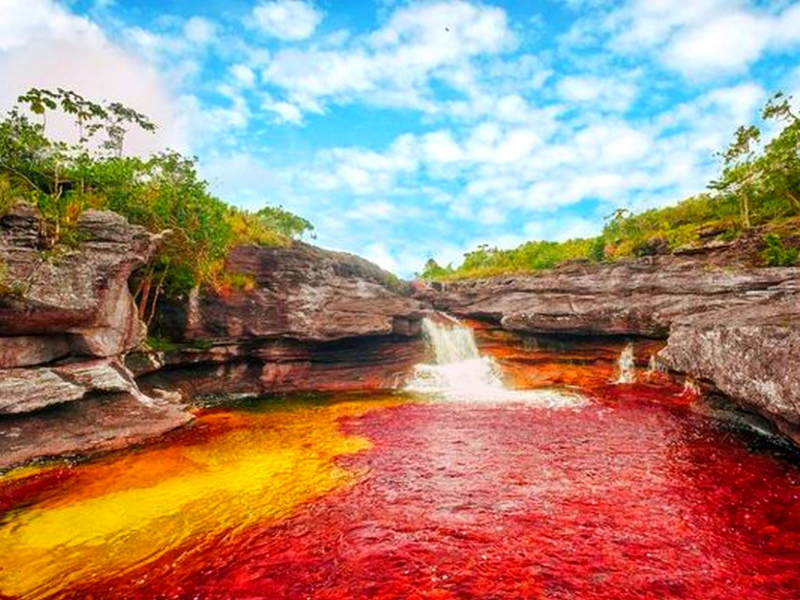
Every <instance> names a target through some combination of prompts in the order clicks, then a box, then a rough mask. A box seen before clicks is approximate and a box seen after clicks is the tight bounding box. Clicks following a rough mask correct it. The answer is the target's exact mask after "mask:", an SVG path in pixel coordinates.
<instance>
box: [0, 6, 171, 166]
mask: <svg viewBox="0 0 800 600" xmlns="http://www.w3.org/2000/svg"><path fill="white" fill-rule="evenodd" d="M54 57H58V59H57V60H54ZM0 81H2V82H3V84H2V86H0V110H6V109H8V108H10V107H11V106H12V105H13V104H14V103H15V101H16V98H17V96H19V95H20V94H22V93H24V92H25V91H27V90H28V89H29V88H31V87H44V88H50V89H52V88H56V87H63V88H65V89H70V90H74V91H76V92H77V93H79V94H81V95H83V96H86V97H88V98H93V99H97V100H102V99H108V100H117V101H120V102H122V103H123V104H127V105H129V106H131V107H133V108H135V109H136V110H138V111H140V112H142V113H144V114H146V115H148V116H149V117H150V118H151V119H152V120H153V121H154V122H155V123H157V125H158V126H159V132H158V134H157V135H156V136H153V135H151V134H148V133H145V132H138V131H133V132H131V133H130V134H129V135H128V138H127V139H126V147H127V149H128V150H129V151H132V152H147V151H151V150H154V149H156V148H160V147H163V146H165V145H168V146H172V147H177V148H185V147H186V131H185V130H183V129H182V128H181V127H180V125H179V124H178V115H177V114H176V111H175V110H174V108H173V107H174V104H173V97H172V93H171V91H170V89H169V88H168V86H167V85H166V84H165V82H164V81H163V80H162V78H161V76H160V75H159V74H158V72H157V71H156V70H155V69H154V68H152V67H151V66H150V65H148V64H147V63H146V62H145V61H143V60H141V59H140V58H139V57H137V56H136V55H134V54H132V53H130V52H127V51H126V50H124V49H123V48H121V47H120V46H117V45H115V44H113V43H112V42H111V41H109V40H108V38H107V37H106V36H105V35H104V34H103V33H102V31H101V30H100V29H99V28H98V27H97V26H96V25H95V24H94V23H93V22H91V21H89V20H88V19H86V18H83V17H78V16H75V15H73V14H72V13H70V12H68V11H67V10H66V9H65V8H63V7H62V6H61V5H59V4H57V3H55V2H53V1H51V0H26V1H24V2H23V1H22V0H0ZM48 127H49V128H50V133H52V134H53V135H57V136H64V137H70V136H74V135H75V133H74V131H73V128H72V126H71V124H70V122H69V121H68V120H66V119H62V120H60V119H50V121H49V122H48Z"/></svg>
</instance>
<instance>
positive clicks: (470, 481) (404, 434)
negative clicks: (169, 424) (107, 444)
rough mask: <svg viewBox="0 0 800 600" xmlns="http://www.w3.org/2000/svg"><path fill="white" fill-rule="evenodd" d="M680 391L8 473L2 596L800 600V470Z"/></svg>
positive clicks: (416, 419) (236, 436)
mask: <svg viewBox="0 0 800 600" xmlns="http://www.w3.org/2000/svg"><path fill="white" fill-rule="evenodd" d="M680 392H681V390H680V389H677V390H676V389H668V388H656V387H654V386H649V387H648V386H642V385H638V384H631V385H628V386H609V387H608V388H607V389H605V391H602V390H601V391H599V392H595V393H593V395H592V398H593V401H592V402H591V403H589V404H586V405H585V406H583V407H582V408H581V409H580V410H557V411H551V410H546V409H543V408H541V407H540V406H530V405H520V404H513V405H504V404H502V403H491V404H485V403H459V402H451V401H439V400H431V399H427V400H426V401H424V402H420V401H415V400H414V398H410V397H407V396H402V395H398V396H384V397H370V396H353V395H341V396H337V397H328V398H326V399H323V400H321V401H315V402H308V401H307V399H304V398H297V399H292V398H289V399H288V400H286V401H283V402H277V401H275V400H268V401H266V402H264V403H261V404H246V403H245V404H242V405H240V406H238V407H234V408H229V409H224V410H222V409H216V410H211V411H207V412H205V413H203V414H201V415H200V416H199V419H198V422H197V423H196V424H195V426H193V427H191V428H189V429H187V430H185V431H183V432H181V433H180V434H178V435H175V436H171V437H170V438H168V439H167V440H165V441H164V442H163V443H162V444H160V445H159V446H154V447H149V448H144V449H141V450H138V451H128V452H124V453H118V454H115V455H111V456H108V457H105V458H101V459H97V460H95V461H92V462H87V463H84V464H82V465H79V466H74V467H69V466H63V465H61V466H59V465H53V466H51V467H46V468H40V469H38V470H34V471H31V470H27V471H23V472H20V473H17V474H13V473H12V474H11V475H8V476H6V477H5V478H3V479H0V506H3V505H4V504H3V503H4V502H5V506H6V509H7V510H6V512H5V513H3V514H2V517H0V519H1V520H0V555H2V556H3V560H2V561H1V562H0V594H6V595H9V596H12V597H31V598H33V597H48V596H52V597H64V596H70V597H80V598H83V597H94V598H108V597H119V598H155V597H165V598H320V599H322V598H328V599H332V598H340V599H348V600H349V599H353V598H387V599H388V598H452V599H456V598H481V599H483V598H557V599H564V600H566V599H581V600H594V599H606V600H612V599H613V600H622V599H626V600H628V599H629V600H634V599H636V600H638V599H641V598H685V599H687V600H688V599H692V600H697V599H720V600H722V599H726V600H728V599H730V598H747V599H748V600H758V599H763V600H767V599H769V600H784V599H785V600H789V599H792V600H796V598H797V597H798V590H800V555H798V553H797V549H798V548H800V470H798V468H797V466H796V464H795V463H794V462H793V461H792V460H789V459H787V458H786V457H783V456H781V455H779V454H776V453H775V452H773V451H769V450H767V451H765V450H758V451H754V450H752V449H750V448H749V447H748V446H747V445H746V444H744V443H743V440H742V438H741V437H739V434H734V433H731V432H728V431H726V430H724V429H720V428H719V427H718V426H716V425H715V424H714V423H713V422H712V421H711V420H709V419H707V418H706V417H703V416H700V415H697V414H693V413H691V412H689V411H687V410H686V409H685V408H684V407H683V406H681V404H680V402H679V398H680Z"/></svg>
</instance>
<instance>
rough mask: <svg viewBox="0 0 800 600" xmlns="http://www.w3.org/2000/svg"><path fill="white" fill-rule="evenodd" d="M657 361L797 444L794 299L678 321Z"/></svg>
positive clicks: (799, 381) (798, 334)
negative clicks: (760, 418) (764, 420)
mask: <svg viewBox="0 0 800 600" xmlns="http://www.w3.org/2000/svg"><path fill="white" fill-rule="evenodd" d="M658 358H659V360H660V361H661V362H662V364H665V365H666V366H668V367H669V368H671V369H673V370H675V371H679V372H682V373H688V374H690V375H691V376H692V377H693V378H695V379H697V380H700V383H703V384H705V385H706V386H707V387H711V388H713V389H714V390H717V391H719V392H721V393H723V394H725V395H726V396H728V397H730V398H733V399H735V400H737V401H738V402H739V404H740V405H741V406H742V407H743V408H746V409H751V410H754V411H755V412H757V413H759V414H761V415H763V416H766V417H767V418H768V419H769V420H770V421H772V422H773V423H774V424H776V425H777V426H778V428H779V429H780V430H781V431H782V432H783V433H784V434H786V435H787V436H789V437H791V438H792V439H793V440H794V441H795V442H796V443H797V444H798V445H800V295H790V296H787V297H786V298H784V299H783V300H781V301H777V302H773V303H769V304H756V305H752V306H748V307H745V308H734V309H726V310H722V311H716V312H712V313H704V314H701V315H699V316H695V317H689V318H686V319H682V320H680V321H678V322H676V323H675V324H674V325H673V327H672V331H671V333H670V336H669V339H668V340H667V347H666V348H665V349H664V350H662V351H661V352H660V353H659V355H658Z"/></svg>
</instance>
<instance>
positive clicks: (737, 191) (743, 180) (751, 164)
mask: <svg viewBox="0 0 800 600" xmlns="http://www.w3.org/2000/svg"><path fill="white" fill-rule="evenodd" d="M760 140H761V131H760V130H759V129H758V127H756V126H755V125H747V126H744V125H743V126H741V127H739V129H737V130H736V133H735V134H734V137H733V142H731V144H730V145H729V146H728V148H726V149H725V150H724V151H722V152H721V153H720V156H721V157H722V160H723V165H724V168H723V171H722V176H721V178H720V179H719V180H717V181H714V182H712V183H711V184H710V187H711V188H712V189H714V190H717V191H719V192H722V193H725V194H731V195H734V196H736V197H737V198H738V199H739V206H740V214H741V220H742V226H743V227H744V228H745V229H749V228H750V226H751V219H750V212H751V210H750V209H751V201H752V198H753V197H754V196H755V194H756V191H757V186H758V184H759V181H758V178H757V174H758V170H757V166H758V165H757V161H756V149H757V145H758V142H759V141H760Z"/></svg>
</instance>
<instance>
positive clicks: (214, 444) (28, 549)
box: [0, 397, 400, 597]
mask: <svg viewBox="0 0 800 600" xmlns="http://www.w3.org/2000/svg"><path fill="white" fill-rule="evenodd" d="M398 403H400V400H398V399H396V398H390V397H385V398H383V399H379V400H374V401H370V402H364V401H346V402H340V403H334V404H328V405H325V406H308V405H304V406H301V407H296V406H295V407H289V408H286V409H284V410H277V411H272V412H249V411H248V412H216V413H215V412H209V413H206V414H204V415H201V416H200V417H199V419H198V422H197V423H196V424H195V425H194V427H193V429H192V430H190V431H189V432H186V433H184V434H183V435H182V436H181V438H180V441H179V443H175V442H174V441H172V442H171V443H169V444H164V445H161V446H154V447H151V448H145V449H142V450H139V451H136V452H130V453H125V454H123V455H120V456H117V457H115V458H114V460H100V461H95V462H89V463H84V464H82V465H78V466H76V467H74V472H72V473H71V474H70V476H69V477H68V478H67V480H66V481H65V483H64V485H63V487H62V488H61V489H60V490H59V493H58V494H57V495H53V496H51V497H47V498H43V499H41V500H40V501H39V502H37V503H35V504H34V505H33V506H30V507H26V508H22V509H19V510H17V511H11V512H10V513H7V514H6V515H4V517H3V521H2V522H0V556H2V561H0V593H1V594H5V595H9V596H24V597H40V596H43V595H51V594H55V593H58V592H59V590H66V589H67V588H69V587H70V586H71V585H72V584H75V583H77V582H86V581H92V580H93V579H96V578H98V577H100V576H102V575H103V574H105V573H121V572H125V571H126V570H128V569H131V568H133V567H136V566H140V565H142V564H146V563H148V562H149V561H152V560H155V559H157V558H158V557H159V556H161V555H162V554H164V553H165V552H167V551H169V550H171V549H174V548H178V547H184V546H187V545H191V544H193V543H195V542H197V543H201V541H202V540H206V539H208V538H209V536H213V535H214V534H217V533H219V532H235V531H241V530H243V529H245V528H247V527H248V526H250V525H252V524H255V523H264V522H269V521H271V520H277V519H280V518H281V517H284V516H286V515H288V514H289V513H291V511H292V510H293V509H295V508H296V507H297V506H298V505H299V504H301V503H303V502H306V501H308V500H310V499H312V498H315V497H319V496H321V495H323V494H326V493H328V492H330V491H332V490H334V489H337V488H339V487H342V486H347V485H349V484H352V483H353V482H354V481H355V480H356V479H357V478H358V474H357V473H352V472H349V471H347V470H345V469H342V468H341V467H339V466H337V465H336V463H335V460H334V459H335V458H336V457H337V456H342V455H346V454H351V453H355V452H358V451H361V450H364V449H367V448H368V447H369V445H370V444H369V441H368V440H366V439H365V438H362V437H358V436H353V435H346V434H344V433H343V432H342V431H341V429H340V427H339V424H338V420H339V419H340V418H341V417H354V416H360V415H362V414H364V413H366V412H369V411H372V410H378V409H384V408H388V407H391V406H393V405H395V404H398ZM48 468H50V469H52V468H57V467H56V466H51V467H43V468H41V469H39V470H38V471H39V472H41V471H43V470H47V469H48ZM29 475H31V470H30V469H27V470H26V471H25V472H21V473H13V472H12V473H10V474H8V475H6V476H5V477H3V478H0V486H2V485H4V484H6V483H7V482H10V481H12V480H14V479H19V478H20V477H27V476H29Z"/></svg>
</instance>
